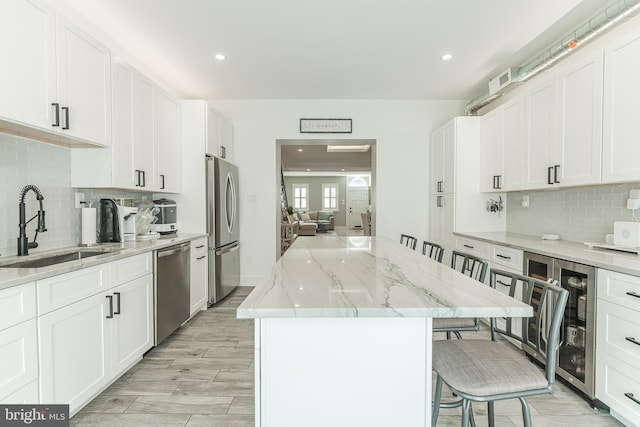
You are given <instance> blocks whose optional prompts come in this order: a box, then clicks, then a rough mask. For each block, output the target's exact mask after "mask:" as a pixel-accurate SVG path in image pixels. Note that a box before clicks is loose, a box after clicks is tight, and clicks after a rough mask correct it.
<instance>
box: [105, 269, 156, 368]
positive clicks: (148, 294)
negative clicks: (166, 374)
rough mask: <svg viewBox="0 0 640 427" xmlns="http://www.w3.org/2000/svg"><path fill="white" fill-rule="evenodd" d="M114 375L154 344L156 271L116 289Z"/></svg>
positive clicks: (114, 295)
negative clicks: (154, 282) (154, 277)
mask: <svg viewBox="0 0 640 427" xmlns="http://www.w3.org/2000/svg"><path fill="white" fill-rule="evenodd" d="M112 295H113V304H114V316H113V321H114V322H113V341H112V343H113V349H112V351H113V353H112V355H113V356H112V360H113V376H117V375H118V374H119V373H120V372H123V371H124V370H125V369H127V368H128V367H130V366H131V364H132V363H133V362H135V361H136V360H138V359H139V358H140V355H142V354H144V352H146V351H147V350H149V349H150V348H151V347H152V346H153V275H151V274H147V275H146V276H142V277H140V278H138V279H135V280H132V281H131V282H127V283H125V284H123V285H120V286H118V287H117V288H115V289H113V292H112Z"/></svg>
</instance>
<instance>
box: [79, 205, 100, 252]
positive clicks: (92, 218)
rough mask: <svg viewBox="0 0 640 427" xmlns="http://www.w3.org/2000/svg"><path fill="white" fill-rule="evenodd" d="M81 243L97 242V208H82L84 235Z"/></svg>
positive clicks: (91, 243) (90, 243)
mask: <svg viewBox="0 0 640 427" xmlns="http://www.w3.org/2000/svg"><path fill="white" fill-rule="evenodd" d="M80 243H81V244H83V245H93V244H95V243H96V208H82V237H81V238H80Z"/></svg>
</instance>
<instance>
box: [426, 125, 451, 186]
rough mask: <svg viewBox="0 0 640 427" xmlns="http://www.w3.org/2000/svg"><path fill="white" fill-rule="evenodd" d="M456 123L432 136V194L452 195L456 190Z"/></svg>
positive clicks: (442, 128)
mask: <svg viewBox="0 0 640 427" xmlns="http://www.w3.org/2000/svg"><path fill="white" fill-rule="evenodd" d="M455 124H456V122H455V121H451V122H449V123H447V124H446V125H444V126H442V127H441V128H439V129H438V130H436V131H435V132H433V134H432V135H431V149H430V159H431V193H432V194H444V193H452V192H453V191H454V188H455V150H456V139H455V138H456V132H455V130H456V129H455Z"/></svg>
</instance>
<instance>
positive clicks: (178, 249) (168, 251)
mask: <svg viewBox="0 0 640 427" xmlns="http://www.w3.org/2000/svg"><path fill="white" fill-rule="evenodd" d="M189 248H190V246H189V243H183V244H181V245H178V246H177V247H176V246H171V247H170V248H167V249H161V250H159V251H158V258H162V257H166V256H170V255H175V254H177V253H179V252H184V251H188V250H189Z"/></svg>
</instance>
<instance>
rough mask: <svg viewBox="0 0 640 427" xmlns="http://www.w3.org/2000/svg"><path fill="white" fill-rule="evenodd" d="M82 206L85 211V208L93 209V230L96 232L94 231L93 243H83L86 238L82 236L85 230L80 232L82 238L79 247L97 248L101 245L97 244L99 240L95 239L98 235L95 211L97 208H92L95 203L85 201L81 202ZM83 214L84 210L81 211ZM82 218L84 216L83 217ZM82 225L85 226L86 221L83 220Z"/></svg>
mask: <svg viewBox="0 0 640 427" xmlns="http://www.w3.org/2000/svg"><path fill="white" fill-rule="evenodd" d="M80 204H81V205H82V207H83V209H84V208H88V209H93V215H94V217H93V226H92V227H91V228H92V229H93V230H94V231H93V232H94V240H93V242H89V243H83V242H82V240H83V238H84V236H83V235H82V234H83V233H82V231H83V230H80V236H81V237H80V243H78V246H79V247H92V246H97V245H99V243H98V242H97V238H96V237H95V233H97V230H96V218H95V215H96V210H95V208H93V207H91V205H92V204H93V202H85V201H81V202H80ZM81 212H84V211H83V210H81ZM81 216H82V215H81ZM81 224H82V225H84V221H82V220H81Z"/></svg>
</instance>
